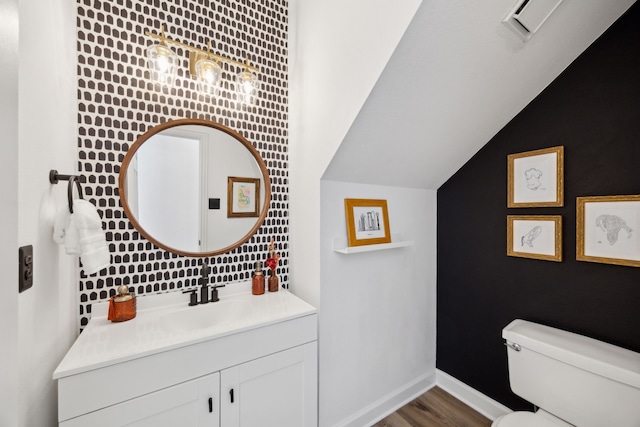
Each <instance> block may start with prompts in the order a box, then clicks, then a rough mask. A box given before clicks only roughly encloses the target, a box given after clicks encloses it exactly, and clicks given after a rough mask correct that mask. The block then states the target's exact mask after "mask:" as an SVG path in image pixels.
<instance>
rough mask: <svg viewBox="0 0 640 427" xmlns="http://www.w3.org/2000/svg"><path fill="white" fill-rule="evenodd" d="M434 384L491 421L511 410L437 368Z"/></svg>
mask: <svg viewBox="0 0 640 427" xmlns="http://www.w3.org/2000/svg"><path fill="white" fill-rule="evenodd" d="M436 385H437V386H438V387H440V388H441V389H443V390H444V391H446V392H447V393H449V394H451V395H452V396H454V397H456V398H457V399H458V400H460V401H462V402H464V403H466V404H467V405H469V406H470V407H472V408H473V409H475V410H476V411H478V412H480V413H481V414H482V415H484V416H485V417H487V418H489V419H490V420H492V421H493V420H495V419H496V418H498V417H500V416H502V415H505V414H508V413H510V412H512V411H511V409H509V408H507V407H506V406H504V405H503V404H501V403H499V402H496V401H495V400H493V399H491V398H489V397H487V396H485V395H484V394H482V393H480V392H479V391H478V390H476V389H474V388H471V387H469V386H468V385H466V384H465V383H463V382H462V381H460V380H458V379H457V378H454V377H452V376H451V375H449V374H447V373H446V372H443V371H441V370H439V369H436Z"/></svg>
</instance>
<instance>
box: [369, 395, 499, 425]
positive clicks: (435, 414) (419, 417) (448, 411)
mask: <svg viewBox="0 0 640 427" xmlns="http://www.w3.org/2000/svg"><path fill="white" fill-rule="evenodd" d="M489 426H491V420H489V419H488V418H486V417H484V416H483V415H481V414H480V413H478V412H477V411H475V410H474V409H472V408H470V407H468V406H467V405H465V404H464V403H462V402H460V401H459V400H458V399H456V398H455V397H453V396H451V395H450V394H449V393H447V392H446V391H444V390H442V389H440V388H438V387H434V388H432V389H431V390H429V391H427V392H426V393H425V394H423V395H422V396H420V397H418V398H417V399H415V400H413V401H411V402H409V403H408V404H406V405H405V406H403V407H402V408H400V409H398V410H397V411H396V412H394V413H393V414H391V415H389V416H388V417H386V418H384V419H382V420H380V421H379V422H377V423H376V424H374V425H373V426H372V427H489Z"/></svg>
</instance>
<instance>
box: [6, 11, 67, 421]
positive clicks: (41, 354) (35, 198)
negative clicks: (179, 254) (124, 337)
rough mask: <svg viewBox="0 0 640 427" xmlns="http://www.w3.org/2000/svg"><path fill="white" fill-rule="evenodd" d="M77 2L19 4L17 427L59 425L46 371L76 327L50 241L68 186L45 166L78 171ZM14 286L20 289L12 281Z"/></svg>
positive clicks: (60, 262)
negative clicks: (21, 273) (26, 278)
mask: <svg viewBox="0 0 640 427" xmlns="http://www.w3.org/2000/svg"><path fill="white" fill-rule="evenodd" d="M75 7H76V4H75V2H69V1H67V0H52V1H47V2H42V1H39V0H21V1H20V62H19V71H20V79H19V87H18V90H19V100H20V101H19V112H18V114H19V120H18V123H19V125H18V126H19V160H18V168H19V172H18V175H19V183H18V187H17V188H18V189H19V194H18V204H17V208H16V206H15V205H13V206H14V209H15V210H16V213H17V215H18V216H19V221H18V228H17V230H18V244H19V246H24V245H33V249H34V275H33V278H34V283H33V287H32V288H31V289H28V290H27V291H25V292H23V293H22V294H20V296H19V299H18V309H19V316H18V331H19V332H18V333H19V338H18V341H19V344H18V364H17V368H18V369H17V372H18V375H19V387H18V390H14V393H16V392H17V393H16V395H17V398H18V405H17V410H18V422H17V423H16V424H11V425H15V426H54V425H57V422H56V419H57V393H56V383H55V382H54V381H53V380H52V379H51V374H52V373H53V370H54V369H55V367H56V366H57V365H58V363H59V362H60V360H61V359H62V357H63V356H64V354H65V353H66V351H67V350H68V349H69V347H70V346H71V344H72V342H73V340H74V339H75V337H76V334H77V330H78V326H77V325H76V320H75V319H76V317H77V316H76V310H77V307H78V304H77V303H76V301H75V294H76V293H75V292H74V291H75V290H76V288H77V286H78V285H77V283H78V280H77V278H76V269H75V268H74V265H75V264H77V260H76V259H75V257H70V256H67V255H65V254H64V253H61V251H60V250H59V249H58V247H57V245H56V244H55V243H54V242H53V240H52V232H53V216H54V215H55V211H56V209H57V208H58V207H64V206H65V205H66V203H67V202H66V190H67V186H66V182H62V183H60V184H58V185H55V186H52V185H51V184H49V181H48V175H49V170H50V169H57V170H58V171H59V172H60V173H63V174H69V173H73V172H74V171H75V168H76V158H77V153H76V144H77V131H76V128H77V124H76V120H77V116H76V111H77V108H76V66H75V64H76V42H75V29H76V28H75V27H76V21H75ZM44 64H47V66H46V68H45V67H44ZM3 139H4V136H3ZM13 251H15V253H17V248H14V249H13ZM14 259H15V255H14ZM13 273H14V274H12V275H11V277H12V278H13V277H15V267H14V272H13ZM11 286H12V287H13V286H15V287H17V285H15V280H12V283H11Z"/></svg>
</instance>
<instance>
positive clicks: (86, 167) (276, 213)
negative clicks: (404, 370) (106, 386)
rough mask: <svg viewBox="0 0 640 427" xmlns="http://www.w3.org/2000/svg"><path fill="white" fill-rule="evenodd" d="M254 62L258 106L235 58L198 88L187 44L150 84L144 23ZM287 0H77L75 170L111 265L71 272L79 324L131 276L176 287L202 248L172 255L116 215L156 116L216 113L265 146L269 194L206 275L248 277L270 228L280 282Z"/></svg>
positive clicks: (284, 261)
mask: <svg viewBox="0 0 640 427" xmlns="http://www.w3.org/2000/svg"><path fill="white" fill-rule="evenodd" d="M162 25H164V29H165V34H166V35H167V36H168V37H171V38H172V39H174V40H177V41H180V42H182V43H186V44H188V45H191V46H195V47H198V48H201V49H206V46H207V43H208V42H211V46H212V51H213V52H214V53H217V54H220V55H223V56H226V57H229V58H231V59H234V60H236V61H240V62H244V60H245V57H246V56H248V58H249V61H250V63H251V64H252V65H254V66H256V67H258V68H259V70H260V71H259V72H258V78H259V80H260V81H261V91H260V94H259V100H258V103H257V105H256V106H254V107H252V108H246V107H241V106H239V105H237V104H236V102H235V101H234V94H233V84H232V81H233V78H234V76H235V74H236V73H238V72H239V71H240V70H239V69H237V68H236V67H234V66H230V65H227V64H223V70H224V71H225V73H224V83H223V90H222V93H221V95H220V96H219V97H218V98H216V99H211V98H209V97H207V96H205V95H202V94H200V93H199V92H198V90H197V87H196V82H195V80H193V79H191V78H190V77H189V73H188V52H186V51H185V50H184V49H181V48H177V47H176V48H173V47H172V48H173V49H174V52H176V54H177V55H178V56H179V57H180V59H181V66H180V68H179V70H178V77H177V79H176V83H175V84H174V86H173V88H171V89H162V88H160V87H158V86H155V85H154V84H153V83H152V82H151V81H150V80H149V76H148V72H147V70H146V65H145V56H144V54H145V49H146V48H147V47H148V46H150V45H151V44H152V43H155V40H154V39H152V38H151V37H148V36H146V35H145V32H146V31H149V32H152V33H159V32H160V28H161V26H162ZM287 34H288V1H287V0H163V1H160V0H78V3H77V43H78V45H77V50H78V69H77V73H78V171H79V174H81V175H82V176H83V177H84V180H83V190H84V193H85V199H88V200H90V201H91V202H92V203H94V204H95V205H96V207H97V208H98V212H99V213H100V215H101V217H102V221H103V228H104V229H105V231H106V234H107V240H108V242H109V250H110V252H111V255H112V265H111V266H110V267H109V268H108V269H105V270H103V271H101V272H100V273H98V274H96V275H92V276H86V275H84V272H83V271H82V270H80V277H79V300H80V306H79V323H80V327H83V326H85V325H86V324H87V322H88V321H89V319H90V316H91V304H92V303H95V302H99V301H104V300H106V299H108V298H110V297H111V296H112V295H114V294H115V290H116V288H117V286H120V285H122V284H125V285H128V286H129V288H130V289H132V290H133V291H134V292H135V293H136V294H137V295H145V294H153V293H159V292H169V291H182V290H184V288H186V287H191V286H196V285H197V284H198V278H199V275H200V267H199V266H200V265H201V262H202V259H201V258H189V257H183V256H178V255H174V254H172V253H170V252H167V251H165V250H163V249H160V248H158V247H156V246H154V245H153V244H152V243H150V242H149V241H148V240H146V239H145V238H144V237H142V236H141V235H140V234H139V233H138V232H137V231H136V230H135V229H134V228H133V226H132V224H131V223H130V222H129V220H128V219H127V218H126V217H125V215H124V211H123V209H122V206H121V204H120V199H119V196H118V174H119V172H120V164H121V162H122V160H123V158H124V156H125V154H126V153H127V150H128V149H129V147H130V146H131V145H132V144H133V143H134V142H135V140H136V139H137V138H138V137H139V136H140V135H142V134H143V133H144V132H146V131H147V130H148V129H150V128H152V127H153V126H155V125H158V124H160V123H164V122H166V121H169V120H175V119H181V118H199V119H206V120H211V121H215V122H218V123H221V124H223V125H225V126H228V127H230V128H232V129H235V130H236V131H238V132H239V133H241V134H242V135H243V136H244V137H246V138H247V139H248V140H249V141H250V142H251V143H252V144H253V145H254V147H255V148H256V149H257V150H258V152H259V153H260V154H261V155H262V157H263V159H264V160H265V163H266V164H267V167H268V170H269V175H270V178H271V191H272V199H271V206H270V209H269V214H268V216H267V218H266V220H265V223H264V224H263V226H262V227H261V228H260V229H259V230H258V232H257V233H256V234H255V235H254V237H252V238H251V239H250V240H249V241H248V242H247V243H245V244H244V245H242V246H241V247H239V248H238V249H236V250H234V251H232V252H229V253H227V254H225V255H221V256H217V257H212V258H209V259H208V263H209V265H210V266H211V267H212V274H211V278H212V279H211V280H212V283H220V284H221V283H232V282H237V281H242V280H248V279H250V278H251V272H252V271H253V266H254V262H255V261H256V260H262V261H264V259H265V258H266V257H267V246H268V244H269V241H270V240H271V238H272V237H273V238H274V239H275V241H276V249H277V251H278V252H279V253H280V254H281V256H282V258H281V260H280V263H279V268H278V273H279V274H278V275H279V277H280V282H281V284H282V285H283V286H285V287H288V153H287V143H288V134H287V127H288V107H287V105H288V84H287V80H288V71H287Z"/></svg>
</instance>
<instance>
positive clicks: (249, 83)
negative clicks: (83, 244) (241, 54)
mask: <svg viewBox="0 0 640 427" xmlns="http://www.w3.org/2000/svg"><path fill="white" fill-rule="evenodd" d="M258 90H260V82H259V81H258V77H257V76H256V75H255V74H254V73H252V72H251V70H250V69H249V57H247V59H246V62H245V66H244V70H243V71H241V72H239V73H238V75H237V76H236V94H237V97H238V101H240V102H241V103H243V104H248V105H253V104H255V103H256V99H257V98H258Z"/></svg>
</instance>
